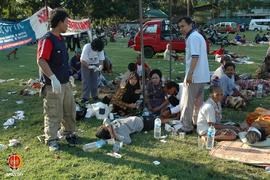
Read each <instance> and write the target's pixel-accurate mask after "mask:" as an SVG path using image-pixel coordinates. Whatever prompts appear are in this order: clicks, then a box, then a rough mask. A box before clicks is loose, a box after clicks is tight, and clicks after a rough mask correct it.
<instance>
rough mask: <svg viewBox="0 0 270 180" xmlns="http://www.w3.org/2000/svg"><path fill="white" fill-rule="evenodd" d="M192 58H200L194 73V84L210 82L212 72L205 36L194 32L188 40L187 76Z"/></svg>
mask: <svg viewBox="0 0 270 180" xmlns="http://www.w3.org/2000/svg"><path fill="white" fill-rule="evenodd" d="M192 56H198V58H199V59H198V62H197V65H196V67H195V70H194V72H193V77H192V79H193V83H207V82H209V81H210V71H209V65H208V57H207V46H206V42H205V39H204V38H203V36H202V35H201V34H200V33H198V32H197V31H193V32H192V33H191V34H190V35H189V37H188V38H187V40H186V76H185V81H186V78H187V75H188V72H189V69H190V66H191V62H192Z"/></svg>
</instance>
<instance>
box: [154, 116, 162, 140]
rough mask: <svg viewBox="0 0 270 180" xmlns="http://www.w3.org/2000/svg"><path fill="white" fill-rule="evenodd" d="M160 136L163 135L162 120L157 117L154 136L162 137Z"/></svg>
mask: <svg viewBox="0 0 270 180" xmlns="http://www.w3.org/2000/svg"><path fill="white" fill-rule="evenodd" d="M160 137H161V120H160V119H159V118H156V119H155V127H154V138H156V139H160Z"/></svg>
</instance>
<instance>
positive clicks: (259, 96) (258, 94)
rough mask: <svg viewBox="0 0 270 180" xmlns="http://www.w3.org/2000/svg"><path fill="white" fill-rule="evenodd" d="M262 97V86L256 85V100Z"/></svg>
mask: <svg viewBox="0 0 270 180" xmlns="http://www.w3.org/2000/svg"><path fill="white" fill-rule="evenodd" d="M262 95H263V85H262V84H258V86H257V91H256V97H257V98H262Z"/></svg>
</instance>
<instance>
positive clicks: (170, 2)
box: [169, 0, 173, 81]
mask: <svg viewBox="0 0 270 180" xmlns="http://www.w3.org/2000/svg"><path fill="white" fill-rule="evenodd" d="M169 6H170V7H169V10H170V47H171V49H170V72H169V74H170V76H169V77H170V81H171V80H172V50H173V47H172V0H170V1H169Z"/></svg>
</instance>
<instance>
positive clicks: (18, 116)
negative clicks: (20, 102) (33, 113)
mask: <svg viewBox="0 0 270 180" xmlns="http://www.w3.org/2000/svg"><path fill="white" fill-rule="evenodd" d="M14 114H15V115H14V116H12V117H11V118H9V119H7V120H6V122H4V123H3V126H4V128H5V129H7V128H9V127H10V126H13V125H14V124H15V122H16V121H17V120H24V119H25V116H24V111H16V112H15V113H14Z"/></svg>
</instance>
